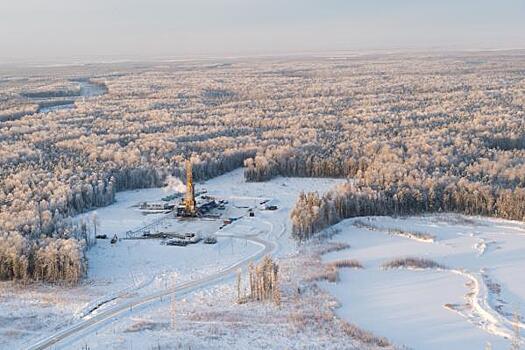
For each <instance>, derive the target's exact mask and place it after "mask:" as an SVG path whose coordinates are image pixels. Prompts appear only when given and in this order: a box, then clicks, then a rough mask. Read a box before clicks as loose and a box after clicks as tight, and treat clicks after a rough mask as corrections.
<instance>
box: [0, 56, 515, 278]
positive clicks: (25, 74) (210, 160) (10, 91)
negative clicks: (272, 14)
mask: <svg viewBox="0 0 525 350" xmlns="http://www.w3.org/2000/svg"><path fill="white" fill-rule="evenodd" d="M524 58H525V54H524V53H523V52H519V51H515V52H512V51H509V52H499V53H468V54H461V53H457V54H447V55H438V54H434V55H415V54H414V55H403V54H397V55H369V56H360V57H330V58H321V57H319V58H301V59H299V58H297V59H293V58H287V59H270V58H267V59H264V60H263V59H244V60H241V59H239V60H234V59H232V60H228V61H223V62H218V63H217V64H212V63H209V62H204V61H201V62H191V61H185V62H164V63H162V64H153V63H144V64H106V65H86V66H78V67H75V66H69V67H53V68H49V67H47V68H46V69H43V68H31V69H30V68H26V69H19V70H17V69H11V70H9V69H7V68H1V69H0V168H1V173H0V209H1V210H0V279H17V280H21V281H34V280H39V281H48V282H57V281H66V282H70V283H75V282H77V281H78V280H79V279H80V278H81V277H82V276H83V274H84V271H85V258H84V250H85V249H86V248H87V246H88V245H89V243H90V238H89V237H90V235H91V234H92V231H93V230H92V227H91V226H92V223H90V221H89V220H84V221H82V220H80V221H79V220H72V219H71V217H72V216H73V215H76V214H79V213H83V212H86V211H88V210H90V209H93V208H96V207H100V206H104V205H108V204H110V203H112V201H113V200H114V196H115V193H116V192H117V191H122V190H126V189H134V188H142V187H152V186H160V185H162V184H163V183H164V181H165V178H166V176H168V175H173V176H179V177H182V176H183V173H184V172H183V168H182V167H183V161H184V159H186V158H189V159H191V161H192V162H193V164H194V172H195V177H196V178H197V179H205V178H211V177H214V176H218V175H220V174H222V173H225V172H227V171H230V170H233V169H235V168H238V167H241V166H243V165H244V166H245V178H246V180H247V181H265V180H268V179H270V178H272V177H274V176H277V175H284V176H305V177H310V176H324V177H344V178H348V179H349V180H348V183H347V184H344V185H342V186H339V187H337V188H335V189H333V190H332V191H330V192H329V193H327V194H326V195H325V196H322V197H319V196H318V195H316V194H304V195H302V196H301V197H300V198H299V199H298V202H297V205H296V207H295V209H294V211H293V213H292V219H293V223H294V234H295V235H296V237H298V238H299V239H305V238H307V237H309V236H310V235H311V234H313V233H314V232H316V231H319V230H320V229H322V228H324V227H326V226H327V225H330V224H333V223H335V222H337V221H338V220H341V219H343V218H346V217H351V216H357V215H393V214H407V213H422V212H432V211H456V212H462V213H468V214H482V215H491V216H498V217H504V218H512V219H519V220H522V219H523V218H524V216H525V214H524V213H525V208H524V203H525V194H524V187H525V161H524V159H525V158H524V155H525V147H524V140H525V135H524V133H525V113H524V104H525V59H524ZM81 79H89V80H90V81H93V82H95V83H97V84H101V85H104V86H105V89H106V90H107V93H105V94H104V95H101V96H98V97H92V98H85V99H76V100H75V102H74V104H75V107H74V108H72V109H63V110H60V109H59V110H53V111H50V112H47V113H40V112H38V111H39V107H40V105H39V103H41V102H39V100H38V99H39V98H46V99H56V98H63V97H68V96H73V95H75V94H77V93H78V91H79V88H78V85H77V83H76V82H78V81H79V80H81Z"/></svg>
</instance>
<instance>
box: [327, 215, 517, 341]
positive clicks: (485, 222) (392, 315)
mask: <svg viewBox="0 0 525 350" xmlns="http://www.w3.org/2000/svg"><path fill="white" fill-rule="evenodd" d="M356 222H357V224H356ZM363 223H364V224H365V225H363ZM370 227H373V228H374V229H370ZM334 229H338V230H340V231H341V233H340V234H338V235H336V236H334V240H336V241H338V242H344V243H346V244H349V245H350V246H351V247H350V248H349V249H346V250H341V251H337V252H333V253H329V254H327V255H325V256H324V261H325V262H330V261H334V260H339V259H349V258H351V259H356V260H357V261H359V262H360V263H361V264H363V265H364V269H362V270H348V269H342V270H340V273H339V277H340V280H339V281H338V282H337V283H328V282H325V283H322V287H323V288H325V289H326V290H327V291H329V292H330V293H333V294H334V295H335V296H336V298H337V299H339V300H340V301H341V302H342V307H341V308H340V309H338V311H337V313H338V314H339V315H340V316H341V317H343V318H344V319H346V320H348V321H351V322H354V323H356V324H358V325H360V326H361V327H363V328H365V329H368V330H370V331H372V332H374V333H375V334H378V335H382V336H386V337H387V338H388V339H390V340H391V341H393V342H394V343H396V344H398V345H406V346H408V347H411V348H415V349H467V350H468V349H482V348H483V347H484V346H485V344H486V343H487V342H490V343H491V344H492V345H493V346H494V348H495V349H500V348H501V349H504V348H508V347H509V345H510V340H509V338H511V337H512V336H513V331H514V329H513V321H514V317H513V314H514V313H516V312H518V313H519V314H520V315H524V312H525V305H524V302H525V280H524V279H523V278H522V272H521V271H522V270H523V268H524V267H525V224H523V223H519V222H512V221H505V220H497V219H486V218H479V217H465V216H461V215H455V214H442V215H441V214H440V215H427V216H422V217H408V218H389V217H372V218H359V219H349V220H345V221H343V222H341V223H339V224H338V225H336V226H335V227H334ZM400 230H401V231H407V232H421V233H427V234H429V235H431V236H433V237H435V242H428V241H421V240H418V239H417V237H410V236H403V235H392V234H391V232H395V231H400ZM402 257H418V258H425V259H430V260H432V261H435V262H437V263H439V264H441V265H444V266H446V267H447V268H446V269H444V270H442V269H439V270H435V269H434V270H418V269H416V270H413V269H410V270H407V269H394V270H391V269H389V270H385V269H383V268H382V267H381V266H382V264H384V263H385V262H388V261H390V260H392V259H395V258H402ZM519 326H520V327H521V328H523V327H524V325H523V323H520V324H519Z"/></svg>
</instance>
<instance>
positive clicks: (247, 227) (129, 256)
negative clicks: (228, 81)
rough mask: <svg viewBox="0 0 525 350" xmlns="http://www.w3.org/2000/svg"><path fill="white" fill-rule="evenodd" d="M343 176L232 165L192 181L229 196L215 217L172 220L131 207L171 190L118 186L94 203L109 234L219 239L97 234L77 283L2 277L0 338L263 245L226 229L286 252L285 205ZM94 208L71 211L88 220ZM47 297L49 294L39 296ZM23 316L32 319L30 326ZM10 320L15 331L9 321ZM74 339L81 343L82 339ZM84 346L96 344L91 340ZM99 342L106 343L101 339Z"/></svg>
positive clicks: (17, 336) (27, 338)
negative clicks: (252, 175) (248, 177)
mask: <svg viewBox="0 0 525 350" xmlns="http://www.w3.org/2000/svg"><path fill="white" fill-rule="evenodd" d="M341 181H342V180H335V179H302V178H301V179H295V178H276V179H273V180H272V181H269V182H265V183H246V182H245V181H244V179H243V170H242V169H238V170H235V171H233V172H231V173H228V174H225V175H223V176H220V177H217V178H215V179H212V180H210V181H207V182H205V183H203V184H197V189H199V187H204V188H206V189H207V190H208V194H209V195H212V196H217V197H218V198H220V199H226V200H228V201H229V204H228V208H227V209H226V210H225V212H224V213H223V217H222V218H221V219H219V220H213V219H207V220H203V219H199V220H177V219H175V218H174V217H173V216H172V215H171V214H148V215H143V214H142V213H141V211H140V210H138V208H137V204H138V203H140V202H144V201H158V200H160V198H162V197H164V196H166V195H167V194H171V193H172V192H171V191H169V190H166V189H162V188H154V189H141V190H133V191H126V192H120V193H118V194H117V196H116V202H115V203H114V204H112V205H110V206H108V207H105V208H98V209H97V210H96V211H95V212H96V215H97V217H98V220H99V222H100V224H99V227H98V229H97V233H99V234H100V233H105V234H107V235H108V237H109V238H111V236H112V235H113V234H117V235H118V237H120V238H124V237H125V236H126V235H125V233H126V232H127V231H128V230H135V229H137V228H140V227H143V226H145V225H149V224H152V228H151V230H152V231H155V230H162V231H165V232H170V231H174V232H179V233H184V232H197V233H200V234H201V235H203V236H205V235H208V234H213V233H215V234H217V236H218V243H217V244H216V245H205V244H203V243H202V242H201V243H198V244H196V245H189V246H186V247H174V246H165V245H161V244H160V241H159V240H120V241H119V242H117V244H115V245H111V244H110V242H109V239H108V240H98V241H97V245H96V246H94V247H92V248H91V249H90V250H89V251H88V258H89V260H88V262H89V263H88V276H87V279H86V281H85V282H84V283H83V284H82V285H81V286H78V287H74V288H68V287H60V286H31V287H29V288H21V289H18V288H17V287H15V286H12V285H11V284H8V283H3V284H2V286H5V287H6V288H4V291H1V288H0V298H2V304H1V305H0V315H2V317H0V339H1V340H2V343H3V344H5V346H7V347H10V348H17V347H25V346H28V345H30V344H32V343H34V342H35V341H36V340H38V339H41V338H43V337H45V336H47V335H50V334H52V333H53V332H54V331H55V330H56V329H60V328H63V327H64V326H67V325H68V324H70V323H72V322H75V320H76V319H78V318H80V317H84V318H89V317H90V316H91V315H93V314H96V313H97V312H100V311H101V310H104V308H107V307H109V306H111V305H114V304H116V303H119V302H122V301H124V300H126V299H127V298H134V297H137V296H138V295H140V294H147V293H151V292H153V291H158V290H161V289H164V288H169V287H172V286H173V285H174V284H176V283H181V282H183V281H187V280H190V279H195V278H199V277H203V276H205V275H209V274H212V273H214V272H217V271H219V270H221V269H224V268H226V267H228V266H231V265H233V264H234V263H235V262H237V261H240V260H242V259H243V258H245V257H249V256H251V255H253V254H254V253H255V252H257V251H259V250H260V249H261V247H260V246H258V245H257V244H253V243H250V242H249V241H247V240H244V239H242V238H241V239H239V238H232V237H230V236H241V237H242V236H245V235H258V236H259V237H261V238H263V239H265V240H269V241H273V242H276V243H277V249H276V250H275V251H274V254H275V255H276V256H283V255H287V254H289V253H291V252H293V251H294V250H295V249H296V243H295V242H294V241H293V240H292V239H291V238H290V234H289V233H290V232H289V228H290V227H291V223H290V219H289V212H290V209H291V208H292V207H293V205H294V203H295V200H296V198H297V196H298V194H299V192H300V191H311V190H318V191H319V192H324V191H327V190H329V189H330V188H331V187H332V186H334V185H335V184H336V183H338V182H341ZM265 199H270V200H272V204H275V205H277V206H278V210H276V211H266V210H261V208H260V202H261V201H262V200H265ZM249 208H254V211H255V217H249V216H248V209H249ZM92 214H93V212H90V213H86V214H83V215H80V216H78V217H76V218H75V219H80V218H82V217H83V218H85V219H86V220H89V219H90V217H91V216H92ZM229 217H235V218H239V220H236V221H234V222H233V223H232V224H230V225H227V226H225V227H224V228H223V229H220V230H219V227H220V226H222V224H223V223H222V220H223V219H224V218H229ZM49 298H52V300H54V301H53V302H51V303H49V302H45V301H46V300H47V299H49ZM20 305H24V310H23V311H21V310H19V308H20ZM4 315H5V316H4ZM13 320H15V322H13ZM116 322H117V323H118V322H119V321H116ZM29 324H31V326H32V327H28V325H29ZM13 327H14V328H15V331H16V332H13V330H12V329H11V328H13ZM28 328H30V329H31V331H30V332H29V331H28ZM125 336H128V335H125ZM129 336H130V337H133V336H135V337H136V336H137V334H136V333H130V334H129ZM138 336H139V337H140V332H139V333H138ZM4 340H6V341H5V342H4ZM78 344H79V347H81V346H82V344H83V342H82V340H79V343H78ZM1 347H2V346H0V348H1ZM90 348H91V349H94V348H97V347H96V346H95V345H92V344H90ZM99 348H105V346H104V344H103V343H101V344H100V346H99Z"/></svg>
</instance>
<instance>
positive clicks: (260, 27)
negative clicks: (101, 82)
mask: <svg viewBox="0 0 525 350" xmlns="http://www.w3.org/2000/svg"><path fill="white" fill-rule="evenodd" d="M524 16H525V3H524V2H523V1H521V0H499V1H492V0H460V1H456V0H443V1H418V0H397V1H390V0H372V1H356V0H326V1H314V0H301V1H300V0H289V1H276V0H264V1H262V0H253V1H243V0H218V1H217V0H197V1H181V0H151V1H145V0H91V1H78V0H72V1H71V0H47V1H41V0H20V1H2V2H1V3H0V59H2V60H3V61H17V60H23V61H39V60H53V59H61V60H64V59H67V58H71V59H73V58H75V59H81V60H82V59H86V60H89V59H91V60H93V59H95V58H100V57H105V58H133V57H135V58H137V57H139V58H154V57H176V56H186V57H187V56H196V55H201V56H217V55H220V56H236V55H254V54H255V55H260V54H283V53H297V52H311V51H326V50H363V49H367V50H373V49H374V50H375V49H399V48H401V49H430V48H434V49H435V48H448V49H450V48H453V49H458V48H462V49H487V48H490V49H493V48H517V47H523V46H524V45H525V39H524V38H523V33H524V32H525V21H523V17H524Z"/></svg>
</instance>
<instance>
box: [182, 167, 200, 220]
mask: <svg viewBox="0 0 525 350" xmlns="http://www.w3.org/2000/svg"><path fill="white" fill-rule="evenodd" d="M196 215H197V207H196V205H195V185H194V184H193V169H192V165H191V161H190V160H186V194H185V196H184V213H183V216H196Z"/></svg>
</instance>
